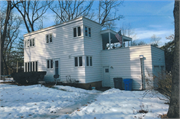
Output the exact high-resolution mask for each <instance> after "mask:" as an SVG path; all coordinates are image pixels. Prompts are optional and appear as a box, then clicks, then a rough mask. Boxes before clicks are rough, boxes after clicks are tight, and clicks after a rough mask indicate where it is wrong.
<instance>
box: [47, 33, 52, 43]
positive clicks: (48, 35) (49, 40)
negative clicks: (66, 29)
mask: <svg viewBox="0 0 180 119" xmlns="http://www.w3.org/2000/svg"><path fill="white" fill-rule="evenodd" d="M51 42H52V34H47V35H46V43H51Z"/></svg>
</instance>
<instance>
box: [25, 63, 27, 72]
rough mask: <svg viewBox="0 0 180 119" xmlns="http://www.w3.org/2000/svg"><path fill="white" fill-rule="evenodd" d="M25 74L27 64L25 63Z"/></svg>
mask: <svg viewBox="0 0 180 119" xmlns="http://www.w3.org/2000/svg"><path fill="white" fill-rule="evenodd" d="M25 72H27V63H25Z"/></svg>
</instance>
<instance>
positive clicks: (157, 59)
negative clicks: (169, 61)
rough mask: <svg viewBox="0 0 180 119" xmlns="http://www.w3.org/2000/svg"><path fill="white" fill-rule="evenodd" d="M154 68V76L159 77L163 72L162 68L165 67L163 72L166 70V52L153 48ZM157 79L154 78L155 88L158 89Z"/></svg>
mask: <svg viewBox="0 0 180 119" xmlns="http://www.w3.org/2000/svg"><path fill="white" fill-rule="evenodd" d="M151 51H152V54H153V55H152V68H153V75H155V76H158V75H159V73H160V72H161V67H162V66H163V67H164V68H163V70H165V58H164V51H163V50H161V49H159V48H157V47H154V46H152V47H151ZM157 81H158V80H157V78H154V87H155V88H157Z"/></svg>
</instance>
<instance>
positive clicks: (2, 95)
mask: <svg viewBox="0 0 180 119" xmlns="http://www.w3.org/2000/svg"><path fill="white" fill-rule="evenodd" d="M57 87H59V86H57ZM60 88H61V89H63V90H57V89H55V88H48V87H44V86H42V87H41V85H31V86H17V85H9V84H0V118H2V119H12V118H13V119H14V118H50V117H53V115H52V113H56V111H58V110H61V109H64V108H65V107H68V106H71V105H75V104H76V103H78V102H81V101H82V100H84V99H86V97H88V96H89V95H90V94H92V93H93V92H95V91H87V90H84V89H78V88H73V87H70V86H60ZM66 89H67V90H68V91H64V90H66ZM75 89H76V90H75ZM70 91H71V92H70ZM83 92H86V93H83ZM56 115H58V114H56Z"/></svg>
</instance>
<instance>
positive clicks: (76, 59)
mask: <svg viewBox="0 0 180 119" xmlns="http://www.w3.org/2000/svg"><path fill="white" fill-rule="evenodd" d="M74 65H75V67H78V66H83V61H82V56H80V57H74Z"/></svg>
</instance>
